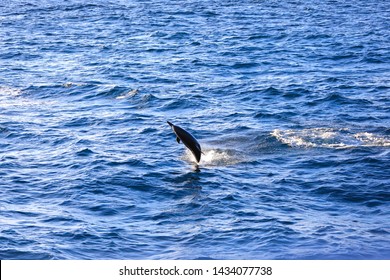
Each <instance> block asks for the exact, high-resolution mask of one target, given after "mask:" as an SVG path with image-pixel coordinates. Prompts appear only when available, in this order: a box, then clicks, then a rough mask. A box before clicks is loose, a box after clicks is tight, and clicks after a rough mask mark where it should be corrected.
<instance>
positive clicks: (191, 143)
mask: <svg viewBox="0 0 390 280" xmlns="http://www.w3.org/2000/svg"><path fill="white" fill-rule="evenodd" d="M167 123H168V124H169V125H170V126H171V128H172V130H173V132H174V133H175V134H176V141H177V143H180V140H181V141H182V142H183V144H184V145H185V146H186V147H187V148H188V149H189V150H190V151H191V152H192V154H193V155H194V156H195V159H196V161H197V162H199V161H200V156H201V154H202V150H201V148H200V145H199V143H198V141H197V140H196V139H195V137H194V136H192V135H191V133H189V132H187V131H185V130H184V129H182V128H181V127H180V126H177V125H173V124H172V123H170V122H168V121H167Z"/></svg>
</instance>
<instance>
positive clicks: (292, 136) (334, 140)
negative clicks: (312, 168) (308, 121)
mask: <svg viewBox="0 0 390 280" xmlns="http://www.w3.org/2000/svg"><path fill="white" fill-rule="evenodd" d="M271 135H272V136H274V137H275V138H276V139H277V140H278V141H280V142H282V143H283V144H286V145H289V146H291V147H304V148H311V147H323V148H336V149H340V148H353V147H358V146H379V147H389V146H390V138H389V137H386V136H380V135H375V134H373V133H368V132H361V133H352V132H351V131H350V130H349V129H347V128H341V129H336V128H309V129H301V130H294V129H288V130H280V129H275V130H274V131H273V132H272V133H271Z"/></svg>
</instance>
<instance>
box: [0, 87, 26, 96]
mask: <svg viewBox="0 0 390 280" xmlns="http://www.w3.org/2000/svg"><path fill="white" fill-rule="evenodd" d="M0 95H4V96H20V95H22V90H21V89H18V88H13V87H8V86H0Z"/></svg>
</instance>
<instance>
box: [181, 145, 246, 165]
mask: <svg viewBox="0 0 390 280" xmlns="http://www.w3.org/2000/svg"><path fill="white" fill-rule="evenodd" d="M183 159H184V160H185V161H187V162H191V163H195V164H196V161H195V158H194V156H193V155H192V153H191V152H190V151H188V150H187V151H186V153H185V154H184V155H183ZM244 160H245V156H244V155H243V154H241V153H240V152H238V151H236V150H233V149H218V148H217V149H216V148H206V149H203V154H202V157H201V160H200V163H199V165H201V166H227V165H234V164H237V163H240V162H243V161H244Z"/></svg>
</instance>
